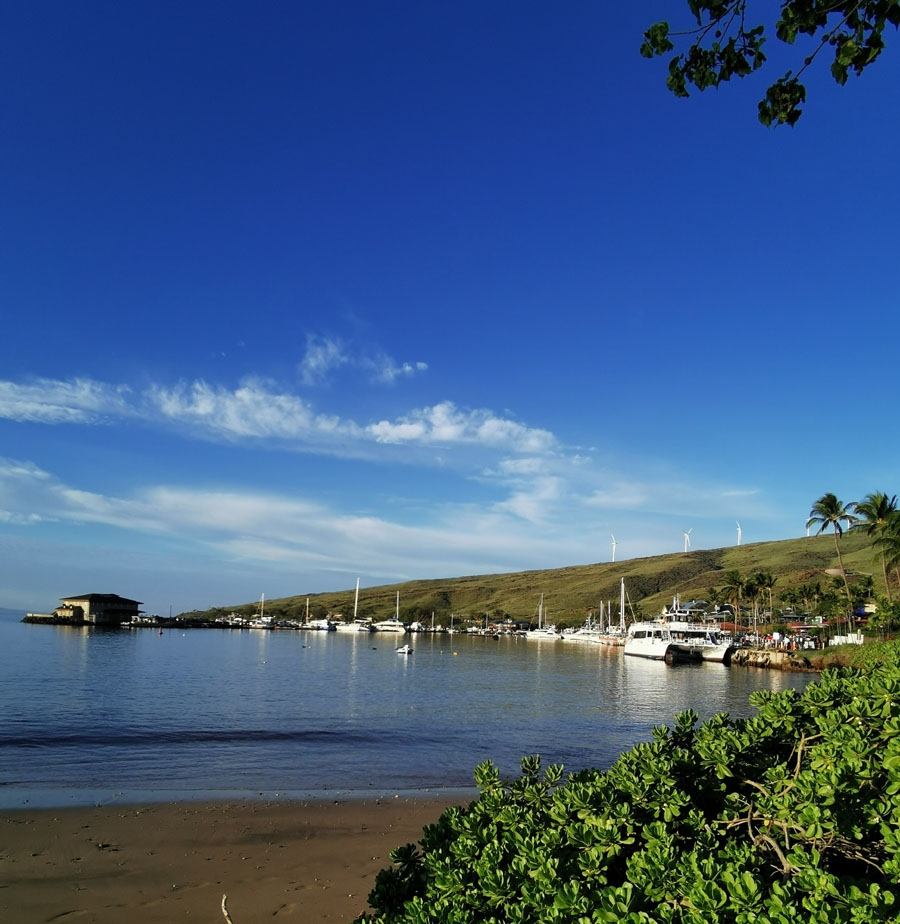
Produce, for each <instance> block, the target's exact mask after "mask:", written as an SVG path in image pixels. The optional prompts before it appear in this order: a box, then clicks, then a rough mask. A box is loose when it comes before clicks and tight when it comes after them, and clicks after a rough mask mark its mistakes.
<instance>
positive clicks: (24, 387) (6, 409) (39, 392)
mask: <svg viewBox="0 0 900 924" xmlns="http://www.w3.org/2000/svg"><path fill="white" fill-rule="evenodd" d="M129 393H130V389H129V388H128V387H127V386H125V385H107V384H105V383H103V382H96V381H93V380H91V379H83V378H76V379H71V380H69V381H65V380H58V379H45V378H41V379H34V380H33V381H30V382H28V383H25V384H19V383H14V382H0V417H5V418H7V419H8V420H17V421H34V422H37V423H48V424H63V423H103V422H104V421H105V420H106V419H107V418H108V417H121V416H126V415H129V414H130V413H132V409H131V407H130V405H129V403H128V397H129Z"/></svg>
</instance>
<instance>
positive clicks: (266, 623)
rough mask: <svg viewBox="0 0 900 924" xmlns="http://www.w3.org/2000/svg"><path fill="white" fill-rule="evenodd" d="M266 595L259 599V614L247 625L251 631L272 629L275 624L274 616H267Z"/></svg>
mask: <svg viewBox="0 0 900 924" xmlns="http://www.w3.org/2000/svg"><path fill="white" fill-rule="evenodd" d="M265 612H266V595H265V594H262V595H261V596H260V598H259V612H258V613H257V614H256V616H254V617H253V619H251V620H250V622H248V623H247V625H248V626H249V627H250V628H251V629H271V628H272V624H273V623H274V622H275V617H274V616H266V615H265Z"/></svg>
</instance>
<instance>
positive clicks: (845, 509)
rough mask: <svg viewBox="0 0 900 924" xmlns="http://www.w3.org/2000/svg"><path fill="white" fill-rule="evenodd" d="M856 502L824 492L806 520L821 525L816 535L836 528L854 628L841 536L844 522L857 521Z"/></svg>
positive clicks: (851, 622)
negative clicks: (842, 499) (848, 502)
mask: <svg viewBox="0 0 900 924" xmlns="http://www.w3.org/2000/svg"><path fill="white" fill-rule="evenodd" d="M855 506H856V505H855V504H845V503H844V502H843V501H839V500H838V499H837V497H835V495H834V494H830V493H829V494H823V495H822V496H821V497H820V498H819V499H818V500H817V501H816V502H815V503H814V504H813V505H812V510H810V511H809V519H808V520H807V521H806V525H807V526H814V525H815V524H818V525H819V528H818V529H817V530H816V535H817V536H820V535H821V534H822V533H823V532H825V530H826V529H828V527H829V526H831V527H832V528H833V529H834V550H835V551H836V552H837V557H838V565H840V568H841V577H842V578H843V579H844V590H845V591H846V592H847V607H848V609H849V611H850V616H849V626H850V629H851V631H852V629H853V604H852V602H851V600H850V585H849V584H848V583H847V573H846V571H844V558H843V556H842V555H841V544H840V538H841V536H842V535H843V534H844V528H843V526H841V524H842V523H846V524H847V525H848V526H850V527H852V526H853V525H854V524H855V523H856V517H855V516H854V515H853V510H854V509H855Z"/></svg>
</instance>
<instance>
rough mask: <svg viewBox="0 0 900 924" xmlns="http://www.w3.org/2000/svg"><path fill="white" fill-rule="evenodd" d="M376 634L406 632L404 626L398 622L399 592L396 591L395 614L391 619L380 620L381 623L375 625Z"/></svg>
mask: <svg viewBox="0 0 900 924" xmlns="http://www.w3.org/2000/svg"><path fill="white" fill-rule="evenodd" d="M375 631H376V632H399V633H401V634H403V633H405V632H406V626H404V625H403V623H402V622H400V591H399V590H398V591H397V614H396V616H394V618H393V619H382V620H381V622H376V623H375Z"/></svg>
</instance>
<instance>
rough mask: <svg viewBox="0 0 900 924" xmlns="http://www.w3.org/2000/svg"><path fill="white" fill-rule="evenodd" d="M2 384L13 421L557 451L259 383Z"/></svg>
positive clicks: (474, 422)
mask: <svg viewBox="0 0 900 924" xmlns="http://www.w3.org/2000/svg"><path fill="white" fill-rule="evenodd" d="M0 386H2V387H0V415H2V416H6V417H9V418H11V419H13V420H31V421H39V422H41V423H45V424H59V423H82V424H97V423H100V422H109V421H111V420H113V419H115V418H129V419H134V420H141V421H142V422H144V423H145V424H151V425H152V424H156V425H160V424H170V425H171V424H175V425H184V432H185V435H186V436H188V437H189V438H197V437H202V438H204V439H216V440H222V441H225V442H237V441H247V442H257V443H266V442H271V443H277V444H278V445H279V446H281V447H283V448H289V449H295V450H300V451H311V452H327V453H333V454H336V455H341V454H348V455H358V454H359V453H360V451H366V452H367V453H368V454H372V453H373V451H374V450H375V447H378V446H391V445H404V446H419V447H423V448H435V447H441V448H442V449H446V450H450V449H452V448H453V447H467V448H472V447H479V448H481V449H484V450H489V451H494V452H495V451H503V452H515V453H542V452H549V451H552V450H553V448H554V447H555V446H556V443H557V441H556V437H555V436H554V435H553V434H552V433H550V432H549V431H548V430H543V429H540V428H534V427H528V426H526V425H525V424H522V423H519V422H518V421H515V420H512V419H510V418H508V417H501V416H499V415H497V414H496V413H494V412H493V411H490V410H487V409H484V408H475V409H464V408H459V407H457V406H456V405H455V404H454V403H453V402H451V401H444V402H441V403H439V404H435V405H433V406H429V407H424V408H416V409H414V410H411V411H409V412H408V413H406V414H404V415H401V416H400V417H397V418H394V419H392V420H387V419H385V420H379V421H376V422H373V423H367V424H360V423H357V422H356V421H354V420H352V419H349V418H342V417H339V416H336V415H331V414H323V413H319V412H317V411H316V410H315V409H314V407H313V405H312V404H311V402H309V401H307V400H306V399H304V398H302V397H301V396H300V395H297V394H293V393H290V392H287V391H285V390H283V389H278V388H277V387H276V386H275V385H274V383H271V382H267V381H264V380H261V379H255V378H250V379H245V380H244V381H243V382H241V383H240V385H239V386H238V387H237V388H234V389H231V388H226V387H224V386H222V385H213V384H210V383H208V382H205V381H203V380H196V381H193V382H181V383H179V384H177V385H172V386H168V385H161V384H156V385H151V386H149V387H148V388H147V389H145V390H144V391H143V392H141V393H139V394H135V393H133V392H131V390H130V389H128V388H126V387H116V386H111V385H106V384H104V383H100V382H93V381H89V380H84V379H78V380H74V381H72V382H65V381H59V382H56V381H51V380H48V379H43V380H40V382H36V383H31V384H28V385H18V384H15V383H12V382H2V383H0ZM365 447H369V448H368V449H366V448H365Z"/></svg>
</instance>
